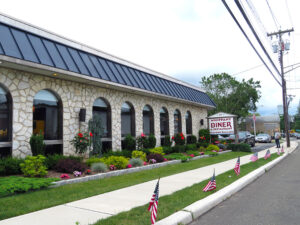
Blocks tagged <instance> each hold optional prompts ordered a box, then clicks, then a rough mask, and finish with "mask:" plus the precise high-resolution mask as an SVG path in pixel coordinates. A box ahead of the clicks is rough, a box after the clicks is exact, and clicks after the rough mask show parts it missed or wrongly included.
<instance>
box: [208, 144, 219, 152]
mask: <svg viewBox="0 0 300 225" xmlns="http://www.w3.org/2000/svg"><path fill="white" fill-rule="evenodd" d="M213 150H215V151H217V152H218V151H219V150H220V149H219V147H218V146H217V145H212V144H210V145H208V147H207V148H206V151H213Z"/></svg>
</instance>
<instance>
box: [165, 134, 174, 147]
mask: <svg viewBox="0 0 300 225" xmlns="http://www.w3.org/2000/svg"><path fill="white" fill-rule="evenodd" d="M171 145H172V141H171V137H170V136H169V135H167V136H165V138H164V143H163V146H167V147H171Z"/></svg>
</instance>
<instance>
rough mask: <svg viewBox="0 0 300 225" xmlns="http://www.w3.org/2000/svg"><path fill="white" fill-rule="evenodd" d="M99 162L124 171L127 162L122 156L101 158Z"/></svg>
mask: <svg viewBox="0 0 300 225" xmlns="http://www.w3.org/2000/svg"><path fill="white" fill-rule="evenodd" d="M101 161H102V162H104V163H105V164H106V165H108V166H110V165H114V166H115V167H116V168H117V169H125V168H126V166H127V165H128V163H129V160H128V159H127V158H125V157H124V156H110V157H108V158H101Z"/></svg>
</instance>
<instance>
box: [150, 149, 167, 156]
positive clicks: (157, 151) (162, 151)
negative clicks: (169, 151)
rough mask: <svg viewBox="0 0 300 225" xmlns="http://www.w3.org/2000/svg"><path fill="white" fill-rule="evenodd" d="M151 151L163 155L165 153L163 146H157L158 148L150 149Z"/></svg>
mask: <svg viewBox="0 0 300 225" xmlns="http://www.w3.org/2000/svg"><path fill="white" fill-rule="evenodd" d="M149 152H150V153H154V154H161V155H164V154H165V153H164V149H163V147H156V148H153V149H150V150H149Z"/></svg>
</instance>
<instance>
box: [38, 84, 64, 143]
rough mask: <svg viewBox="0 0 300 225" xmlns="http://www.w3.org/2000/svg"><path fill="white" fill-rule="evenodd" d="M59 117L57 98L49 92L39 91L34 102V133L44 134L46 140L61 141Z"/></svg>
mask: <svg viewBox="0 0 300 225" xmlns="http://www.w3.org/2000/svg"><path fill="white" fill-rule="evenodd" d="M59 116H60V115H59V104H58V99H57V98H56V96H55V95H54V94H52V93H51V92H50V91H48V90H41V91H39V92H38V93H37V94H36V95H35V97H34V100H33V133H34V134H39V133H42V134H44V139H45V140H58V139H60V138H59V136H60V132H59V122H60V121H59ZM60 125H62V124H60Z"/></svg>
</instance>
